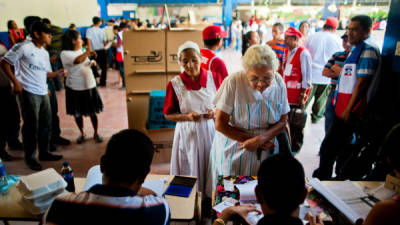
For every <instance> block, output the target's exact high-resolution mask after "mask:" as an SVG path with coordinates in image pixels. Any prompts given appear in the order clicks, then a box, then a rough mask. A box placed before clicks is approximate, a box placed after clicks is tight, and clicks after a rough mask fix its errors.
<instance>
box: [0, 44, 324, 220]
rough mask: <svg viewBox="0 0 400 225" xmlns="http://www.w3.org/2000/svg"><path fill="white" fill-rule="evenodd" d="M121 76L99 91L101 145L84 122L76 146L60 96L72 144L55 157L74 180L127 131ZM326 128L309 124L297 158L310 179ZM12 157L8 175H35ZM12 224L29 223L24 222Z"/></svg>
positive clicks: (111, 76) (165, 166)
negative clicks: (80, 141) (115, 137)
mask: <svg viewBox="0 0 400 225" xmlns="http://www.w3.org/2000/svg"><path fill="white" fill-rule="evenodd" d="M221 57H222V58H223V59H224V61H225V62H227V67H228V71H229V73H230V74H231V73H233V72H235V71H238V70H240V69H241V63H240V58H241V55H240V54H239V53H238V52H233V51H230V50H227V51H223V52H221ZM118 76H119V74H118V72H117V71H115V70H109V71H108V81H107V82H108V83H107V87H101V88H99V91H100V94H101V97H102V99H103V103H104V106H105V108H104V112H102V113H100V114H99V133H100V134H101V135H102V136H103V137H104V142H103V143H101V144H97V143H95V142H94V140H93V139H92V136H93V129H92V127H91V123H90V120H89V119H88V118H85V121H84V122H85V132H86V136H87V137H88V140H87V141H86V142H84V143H83V144H81V145H79V144H77V143H76V139H77V138H78V137H79V130H78V128H77V127H76V125H75V122H74V119H73V117H72V116H69V115H66V113H65V93H64V90H62V91H59V92H57V99H58V105H59V116H60V125H61V130H62V136H63V137H65V138H68V139H70V140H71V141H72V144H71V145H69V146H61V147H58V148H57V151H56V153H59V154H62V155H64V159H65V160H67V161H69V162H70V164H71V166H72V168H73V170H74V172H75V176H77V177H83V176H86V173H87V171H88V169H89V168H90V167H91V166H93V165H96V164H98V163H99V160H100V156H101V155H102V154H103V153H104V151H105V147H106V143H107V141H108V140H109V138H110V137H111V135H112V134H114V133H116V132H118V131H119V130H121V129H124V128H127V127H128V118H127V111H126V94H125V90H121V89H120V88H119V85H118V80H119V78H118ZM323 125H324V121H323V120H321V121H320V122H319V123H317V124H311V123H310V122H309V121H308V122H307V125H306V129H305V137H304V145H303V148H302V150H301V151H300V153H299V154H297V156H296V158H297V159H299V160H300V161H301V162H302V164H303V166H304V169H305V172H306V175H307V176H310V175H311V173H312V171H313V170H314V169H315V168H316V167H317V166H318V162H319V157H318V150H319V146H320V143H321V141H322V139H323V137H324V135H325V133H324V130H323V127H324V126H323ZM10 154H11V155H12V156H13V157H14V160H13V161H11V162H6V163H5V165H6V170H7V172H8V173H9V174H19V175H25V174H30V173H32V172H33V171H31V170H30V169H28V168H27V167H26V166H25V164H24V161H23V151H11V152H10ZM41 164H42V166H43V167H44V168H49V167H53V168H55V169H56V170H60V169H61V164H62V162H61V161H58V162H42V163H41ZM151 173H155V174H168V173H169V163H161V164H157V165H153V166H152V170H151ZM1 224H2V223H1V222H0V225H1ZM12 224H30V223H24V222H22V223H12Z"/></svg>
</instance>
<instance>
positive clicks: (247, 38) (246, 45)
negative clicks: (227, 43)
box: [242, 31, 254, 55]
mask: <svg viewBox="0 0 400 225" xmlns="http://www.w3.org/2000/svg"><path fill="white" fill-rule="evenodd" d="M253 32H254V31H249V32H247V33H246V34H244V35H243V42H242V55H244V53H245V52H246V50H247V49H248V48H249V47H250V40H251V34H252V33H253Z"/></svg>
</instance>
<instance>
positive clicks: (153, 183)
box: [83, 165, 165, 196]
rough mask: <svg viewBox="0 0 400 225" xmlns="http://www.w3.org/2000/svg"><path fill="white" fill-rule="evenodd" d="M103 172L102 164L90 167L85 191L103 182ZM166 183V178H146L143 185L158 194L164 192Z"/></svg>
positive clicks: (160, 194)
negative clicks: (101, 169)
mask: <svg viewBox="0 0 400 225" xmlns="http://www.w3.org/2000/svg"><path fill="white" fill-rule="evenodd" d="M102 177H103V174H102V173H101V171H100V165H96V166H93V167H92V168H90V169H89V171H88V173H87V176H86V181H85V185H84V187H83V191H87V190H89V189H90V188H91V187H92V186H94V185H96V184H102V183H103V182H102ZM164 183H165V179H160V180H145V181H144V183H143V184H142V187H145V188H148V189H150V190H152V191H154V192H155V193H156V194H157V195H158V196H162V195H163V194H164Z"/></svg>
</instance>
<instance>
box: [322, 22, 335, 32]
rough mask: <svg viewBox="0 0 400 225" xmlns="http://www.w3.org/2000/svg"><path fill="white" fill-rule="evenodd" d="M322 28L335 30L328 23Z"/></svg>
mask: <svg viewBox="0 0 400 225" xmlns="http://www.w3.org/2000/svg"><path fill="white" fill-rule="evenodd" d="M322 29H324V30H329V31H332V30H334V29H333V27H332V26H330V25H327V24H324V26H323V27H322Z"/></svg>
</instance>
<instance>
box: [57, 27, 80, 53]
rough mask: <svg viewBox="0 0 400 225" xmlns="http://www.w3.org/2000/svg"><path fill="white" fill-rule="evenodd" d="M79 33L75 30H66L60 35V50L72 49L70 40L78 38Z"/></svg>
mask: <svg viewBox="0 0 400 225" xmlns="http://www.w3.org/2000/svg"><path fill="white" fill-rule="evenodd" d="M79 35H81V33H79V31H77V30H67V31H66V32H65V33H64V35H63V36H62V37H61V43H62V44H61V46H62V47H61V48H62V50H74V44H73V43H72V41H76V40H78V38H79Z"/></svg>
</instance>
